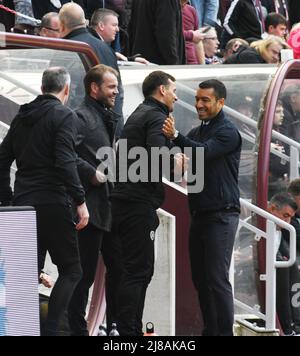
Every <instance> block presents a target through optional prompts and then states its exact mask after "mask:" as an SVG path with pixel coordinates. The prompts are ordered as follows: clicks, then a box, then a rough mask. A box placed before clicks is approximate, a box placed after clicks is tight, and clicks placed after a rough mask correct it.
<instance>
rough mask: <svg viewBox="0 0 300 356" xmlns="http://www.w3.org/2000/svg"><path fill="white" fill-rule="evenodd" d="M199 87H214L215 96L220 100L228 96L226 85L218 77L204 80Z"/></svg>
mask: <svg viewBox="0 0 300 356" xmlns="http://www.w3.org/2000/svg"><path fill="white" fill-rule="evenodd" d="M199 88H200V89H213V90H214V92H215V96H216V98H217V99H218V100H219V99H226V98H227V90H226V87H225V85H224V84H223V83H222V82H220V81H219V80H217V79H210V80H205V81H204V82H202V83H200V84H199Z"/></svg>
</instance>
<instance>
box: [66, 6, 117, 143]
mask: <svg viewBox="0 0 300 356" xmlns="http://www.w3.org/2000/svg"><path fill="white" fill-rule="evenodd" d="M59 20H60V35H61V37H63V38H65V39H69V40H73V41H80V42H85V43H87V44H88V45H90V46H91V47H92V48H93V50H94V51H95V53H96V55H97V56H98V58H99V61H100V63H102V64H105V65H107V66H109V67H112V68H114V69H115V70H116V71H117V72H119V67H118V62H117V57H116V54H115V52H114V51H113V49H112V48H111V47H110V46H109V45H108V44H107V43H105V42H104V41H101V40H100V39H97V38H95V37H94V36H93V35H92V34H91V33H89V31H88V30H87V28H86V23H85V17H84V12H83V10H82V8H81V7H80V6H79V5H77V4H75V3H69V4H66V5H64V6H63V7H62V8H61V10H60V12H59ZM118 90H119V95H118V96H117V100H116V103H115V107H114V111H115V112H116V113H117V114H118V115H119V117H120V118H119V124H118V128H117V132H116V136H117V137H119V136H120V133H121V131H122V128H123V125H124V121H123V120H124V119H123V100H124V90H123V85H122V81H121V77H120V76H119V88H118Z"/></svg>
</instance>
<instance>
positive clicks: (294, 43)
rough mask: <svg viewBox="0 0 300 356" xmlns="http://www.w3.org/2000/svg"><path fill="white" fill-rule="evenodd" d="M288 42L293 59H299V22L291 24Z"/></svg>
mask: <svg viewBox="0 0 300 356" xmlns="http://www.w3.org/2000/svg"><path fill="white" fill-rule="evenodd" d="M288 44H289V46H290V47H291V48H292V50H293V52H294V59H300V23H297V24H295V25H294V26H293V28H292V30H291V33H290V35H289V38H288Z"/></svg>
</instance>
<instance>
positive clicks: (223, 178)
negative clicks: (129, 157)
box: [163, 80, 242, 336]
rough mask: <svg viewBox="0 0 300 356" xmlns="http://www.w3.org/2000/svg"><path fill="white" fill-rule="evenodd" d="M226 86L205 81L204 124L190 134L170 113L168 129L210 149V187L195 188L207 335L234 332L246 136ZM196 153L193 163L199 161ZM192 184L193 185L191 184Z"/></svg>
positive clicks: (197, 270) (195, 262)
mask: <svg viewBox="0 0 300 356" xmlns="http://www.w3.org/2000/svg"><path fill="white" fill-rule="evenodd" d="M225 99H226V88H225V86H224V84H223V83H221V82H219V81H218V80H208V81H205V82H203V83H201V84H200V85H199V89H198V91H197V95H196V109H197V111H198V115H199V119H200V120H201V122H202V123H201V125H200V126H198V127H196V128H194V129H193V130H192V131H191V132H190V133H189V134H188V135H187V137H185V136H183V135H181V134H180V133H179V132H178V131H177V130H176V129H175V123H174V120H172V119H170V118H168V119H167V120H166V122H165V124H164V128H163V132H164V134H165V135H166V136H167V137H168V138H169V139H172V140H173V143H174V144H175V145H176V146H179V147H180V148H181V149H184V148H186V147H192V148H193V150H194V151H195V150H196V149H197V148H202V149H203V150H204V189H203V191H202V192H201V193H191V192H190V191H189V205H190V212H191V217H192V222H191V229H190V261H191V269H192V277H193V281H194V285H195V288H196V289H197V291H198V295H199V301H200V306H201V310H202V314H203V320H204V331H203V335H205V336H232V335H233V316H234V310H233V296H232V287H231V284H230V282H229V268H230V263H231V256H232V251H233V245H234V239H235V234H236V230H237V227H238V222H239V211H240V202H239V196H240V193H239V187H238V171H239V162H240V155H241V145H242V139H241V136H240V134H239V132H238V130H237V128H236V127H235V126H234V125H233V124H232V123H231V122H230V121H229V120H228V119H227V117H226V116H225V114H224V111H223V110H222V109H223V106H224V104H225ZM195 159H196V155H195V152H194V153H193V157H192V159H191V161H192V163H191V165H193V164H195V162H194V161H195ZM189 189H191V187H189Z"/></svg>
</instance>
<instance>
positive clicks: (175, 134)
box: [172, 130, 179, 140]
mask: <svg viewBox="0 0 300 356" xmlns="http://www.w3.org/2000/svg"><path fill="white" fill-rule="evenodd" d="M178 135H179V131H178V130H175V133H174V137H173V138H172V140H175V139H176V138H177V137H178Z"/></svg>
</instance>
